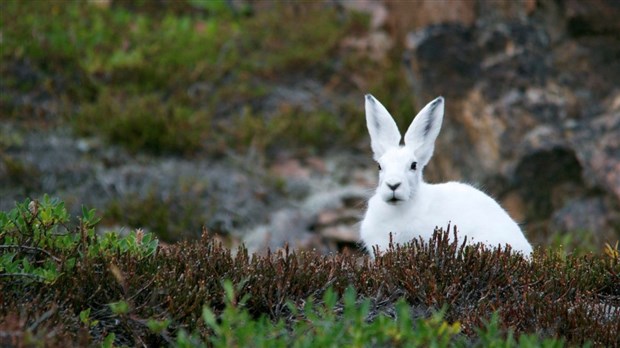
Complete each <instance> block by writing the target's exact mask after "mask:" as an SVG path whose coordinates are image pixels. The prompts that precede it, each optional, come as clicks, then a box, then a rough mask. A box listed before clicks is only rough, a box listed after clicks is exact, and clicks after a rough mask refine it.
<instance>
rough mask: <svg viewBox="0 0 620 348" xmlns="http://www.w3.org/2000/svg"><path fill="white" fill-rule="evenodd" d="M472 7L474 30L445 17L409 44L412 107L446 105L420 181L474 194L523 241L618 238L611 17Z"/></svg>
mask: <svg viewBox="0 0 620 348" xmlns="http://www.w3.org/2000/svg"><path fill="white" fill-rule="evenodd" d="M440 3H441V2H440ZM477 4H478V9H479V12H477V13H476V20H475V21H474V22H471V21H465V22H464V21H455V20H451V19H450V18H447V19H446V20H445V21H443V22H441V23H439V24H434V25H432V26H429V27H424V28H422V29H419V30H414V31H411V32H409V33H408V34H407V36H406V46H407V51H406V53H405V60H406V62H407V67H408V70H409V73H410V75H411V76H410V81H412V86H413V89H414V91H415V92H416V101H417V103H418V104H419V105H420V106H422V105H423V104H424V103H425V102H426V101H428V100H430V99H432V98H434V97H435V96H437V95H444V96H445V97H446V116H445V118H444V122H445V123H444V126H443V129H442V135H441V136H440V137H439V138H438V144H437V147H436V150H435V157H434V163H431V165H430V166H429V168H428V170H427V176H428V177H429V178H430V179H431V181H432V180H433V179H434V180H439V179H441V180H447V179H461V180H466V181H470V182H474V183H478V184H479V185H481V186H482V187H483V188H485V189H486V190H487V191H492V193H494V194H495V195H497V196H500V197H501V198H502V199H503V200H504V205H505V206H507V207H508V208H509V209H510V210H511V213H512V215H513V216H517V217H521V218H522V219H523V222H524V223H525V228H526V230H528V231H531V232H532V233H531V235H537V236H544V235H545V234H546V233H545V232H549V231H551V230H555V229H559V230H580V229H587V230H591V231H597V232H599V233H601V234H602V235H601V236H599V237H600V238H601V239H604V238H607V237H611V236H613V231H614V230H615V231H616V232H619V231H620V214H619V211H620V210H619V206H620V108H619V106H620V86H619V85H618V81H620V59H618V58H619V57H620V27H619V26H618V24H617V23H618V22H617V20H613V19H612V18H618V16H620V6H619V5H618V3H617V2H614V1H603V0H601V1H593V2H592V3H591V4H592V6H591V7H590V3H588V6H584V5H583V3H581V2H576V1H566V2H560V3H559V5H558V4H557V3H556V2H551V1H549V2H540V3H538V4H531V2H528V1H521V2H514V3H513V4H512V6H515V5H518V6H517V7H518V8H517V9H515V11H508V12H505V11H503V10H502V9H501V8H497V7H498V6H499V5H498V6H496V5H497V2H493V1H478V2H477ZM519 4H520V5H519ZM519 6H521V7H519ZM482 8H487V9H488V8H492V9H493V10H490V11H486V10H485V11H483V10H482ZM515 13H518V14H520V15H517V16H516V15H515ZM612 13H614V15H612ZM540 232H542V233H540Z"/></svg>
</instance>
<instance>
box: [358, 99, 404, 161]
mask: <svg viewBox="0 0 620 348" xmlns="http://www.w3.org/2000/svg"><path fill="white" fill-rule="evenodd" d="M366 126H368V132H369V133H370V146H371V147H372V151H373V153H374V156H373V157H374V159H375V160H378V159H379V158H380V157H381V156H383V154H384V153H385V151H386V150H387V149H389V148H391V147H395V146H398V145H400V138H401V135H400V132H399V131H398V126H396V122H394V119H393V118H392V116H391V115H390V113H389V112H388V111H387V110H386V109H385V107H384V106H383V105H381V103H379V101H378V100H377V99H375V97H373V96H372V95H370V94H366Z"/></svg>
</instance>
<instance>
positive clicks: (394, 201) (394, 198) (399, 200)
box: [387, 196, 402, 205]
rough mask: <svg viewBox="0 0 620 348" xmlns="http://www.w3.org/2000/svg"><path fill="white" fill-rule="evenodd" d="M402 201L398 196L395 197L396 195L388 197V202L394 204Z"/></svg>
mask: <svg viewBox="0 0 620 348" xmlns="http://www.w3.org/2000/svg"><path fill="white" fill-rule="evenodd" d="M401 201H402V199H398V198H396V197H394V196H392V198H390V199H388V200H387V202H388V203H389V204H394V205H396V204H398V203H399V202H401Z"/></svg>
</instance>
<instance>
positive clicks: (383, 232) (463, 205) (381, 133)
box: [361, 94, 532, 256]
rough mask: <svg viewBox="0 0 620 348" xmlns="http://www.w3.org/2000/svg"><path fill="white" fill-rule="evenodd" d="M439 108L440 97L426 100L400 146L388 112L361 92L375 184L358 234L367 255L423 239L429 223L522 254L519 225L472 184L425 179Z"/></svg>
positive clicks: (430, 230)
mask: <svg viewBox="0 0 620 348" xmlns="http://www.w3.org/2000/svg"><path fill="white" fill-rule="evenodd" d="M443 113H444V99H443V97H439V98H437V99H435V100H433V101H432V102H430V103H429V104H428V105H426V106H425V107H424V108H423V109H422V110H421V111H420V113H419V114H418V115H417V116H416V117H415V119H414V120H413V122H412V123H411V126H409V129H408V130H407V133H405V139H404V140H405V141H404V145H400V142H401V135H400V132H399V131H398V127H397V126H396V123H395V122H394V120H393V119H392V116H391V115H390V114H389V112H388V111H387V110H386V109H385V107H384V106H383V105H381V103H379V101H378V100H376V99H375V98H374V97H373V96H372V95H370V94H367V95H366V124H367V126H368V131H369V133H370V141H371V147H372V151H373V153H374V159H375V160H376V161H377V162H378V163H379V184H378V186H377V189H376V192H375V194H374V196H373V197H372V198H370V201H369V202H368V211H367V212H366V215H365V217H364V220H363V221H362V224H361V239H362V241H363V243H364V244H365V246H366V248H367V249H368V251H369V252H370V253H371V255H372V248H373V247H374V246H378V248H379V250H380V251H385V250H386V249H387V248H388V246H389V243H390V233H391V234H392V241H393V242H394V244H403V243H407V242H409V241H410V240H412V239H414V238H418V237H419V236H421V237H422V238H423V239H424V240H429V239H430V238H431V236H432V235H433V232H434V230H435V227H444V228H445V227H446V226H447V225H448V224H451V225H452V226H456V228H457V237H458V238H459V239H460V238H461V237H464V236H467V243H468V244H473V243H478V242H482V243H484V244H486V245H487V246H489V247H497V246H498V245H501V246H505V244H509V245H510V246H511V247H512V249H513V250H514V251H518V252H522V253H523V254H525V255H526V256H527V255H529V254H530V253H531V252H532V246H531V245H530V243H528V241H527V239H526V238H525V236H524V235H523V232H522V231H521V229H520V228H519V226H518V225H517V224H516V223H515V222H514V221H513V220H512V219H511V218H510V216H509V215H508V213H506V211H505V210H504V209H502V208H501V207H500V205H499V204H498V203H497V202H496V201H495V200H494V199H493V198H491V197H489V196H487V195H486V194H485V193H483V192H481V191H479V190H477V189H475V188H474V187H472V186H470V185H467V184H463V183H459V182H447V183H443V184H427V183H425V182H424V180H423V179H422V170H423V169H424V167H425V166H426V164H427V163H428V161H429V160H430V158H431V156H432V155H433V149H434V147H435V145H434V144H435V139H436V138H437V135H438V134H439V129H440V128H441V122H442V119H443Z"/></svg>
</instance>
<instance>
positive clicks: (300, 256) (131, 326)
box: [0, 197, 620, 347]
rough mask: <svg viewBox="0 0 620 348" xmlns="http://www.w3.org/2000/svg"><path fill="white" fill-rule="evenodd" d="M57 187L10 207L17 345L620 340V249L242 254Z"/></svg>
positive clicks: (5, 291) (2, 321)
mask: <svg viewBox="0 0 620 348" xmlns="http://www.w3.org/2000/svg"><path fill="white" fill-rule="evenodd" d="M98 222H99V219H98V218H97V215H96V213H95V212H94V211H93V210H89V209H86V208H84V209H83V211H82V215H81V216H80V217H79V218H77V219H75V218H71V217H70V216H69V215H68V213H67V211H66V209H65V207H64V204H63V203H62V202H60V201H58V200H54V199H50V198H49V197H46V198H44V199H43V200H42V201H24V202H22V203H18V204H17V205H16V207H15V208H14V209H12V210H10V211H6V212H1V213H0V277H1V278H2V280H3V281H2V282H0V290H1V293H2V296H1V297H0V303H1V305H0V332H3V333H4V335H3V336H2V343H3V344H9V345H17V346H19V345H39V344H43V342H45V345H47V346H67V345H81V346H84V345H93V344H100V345H103V346H111V345H115V346H122V345H127V346H134V345H138V344H146V345H149V346H153V345H154V346H161V345H170V346H181V347H189V346H208V347H224V346H246V345H252V346H267V345H270V344H275V346H297V347H315V346H343V345H346V346H356V347H361V346H377V345H379V346H412V345H414V346H416V345H422V346H437V347H445V346H479V347H488V346H502V347H538V346H546V347H562V346H574V345H585V344H592V345H595V346H614V345H617V344H618V337H619V335H618V334H619V330H620V327H618V322H619V321H618V318H619V316H620V313H619V312H618V308H620V286H618V284H620V278H619V277H620V259H619V258H618V255H620V251H618V249H617V244H616V245H615V246H608V247H607V249H606V250H605V252H604V253H602V254H600V255H595V254H588V255H585V256H575V255H571V254H568V255H566V254H564V253H563V252H562V251H560V250H555V249H550V250H547V251H545V250H536V252H535V253H534V255H533V256H532V259H531V260H530V261H528V260H525V259H524V258H523V257H521V256H520V255H514V254H512V252H511V251H510V250H485V249H484V248H482V247H481V246H474V247H469V246H468V247H465V246H463V245H457V244H454V243H450V242H449V241H448V234H447V233H446V232H441V231H437V233H436V234H435V236H434V237H433V239H431V240H430V241H428V242H423V241H418V240H414V241H413V242H412V243H411V244H410V245H407V246H397V247H395V248H393V249H392V250H391V251H390V252H388V253H386V254H385V255H381V256H378V257H377V258H376V261H370V260H369V259H368V258H366V257H362V258H357V257H356V256H352V255H330V256H321V255H317V254H315V253H313V252H304V251H299V252H291V251H289V250H288V249H285V250H281V251H279V252H277V253H272V254H269V255H266V256H258V255H249V254H248V253H247V251H246V250H245V249H243V248H240V249H238V250H237V251H236V252H235V253H233V252H231V250H229V249H226V248H223V247H222V246H221V244H220V243H219V242H217V241H216V240H214V239H213V238H212V237H211V236H209V235H208V234H206V233H205V234H204V235H203V237H202V239H201V240H199V241H193V242H184V243H179V244H175V245H171V246H167V247H161V246H158V242H157V239H154V238H153V237H152V235H150V234H145V233H143V232H142V231H140V230H136V231H132V232H131V233H130V234H129V235H127V236H125V237H121V236H119V235H118V234H116V233H110V234H106V235H97V234H95V233H94V230H95V228H96V226H97V223H98Z"/></svg>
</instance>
